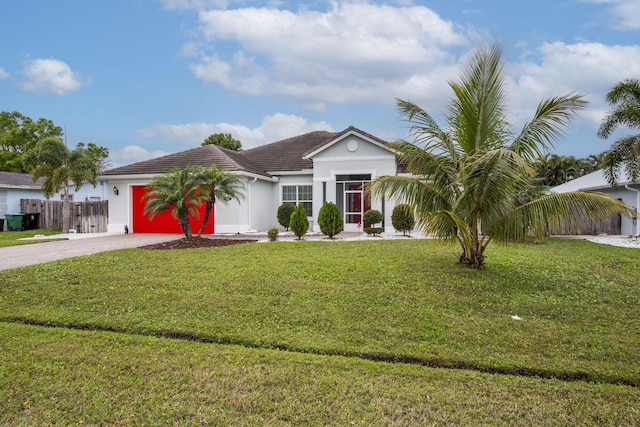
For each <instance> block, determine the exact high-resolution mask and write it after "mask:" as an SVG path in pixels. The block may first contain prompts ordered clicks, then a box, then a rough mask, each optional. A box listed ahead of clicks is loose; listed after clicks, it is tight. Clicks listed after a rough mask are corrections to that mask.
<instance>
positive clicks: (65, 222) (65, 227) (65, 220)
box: [62, 184, 69, 234]
mask: <svg viewBox="0 0 640 427" xmlns="http://www.w3.org/2000/svg"><path fill="white" fill-rule="evenodd" d="M62 234H69V184H65V185H64V195H63V197H62Z"/></svg>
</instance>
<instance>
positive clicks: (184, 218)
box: [178, 215, 193, 240]
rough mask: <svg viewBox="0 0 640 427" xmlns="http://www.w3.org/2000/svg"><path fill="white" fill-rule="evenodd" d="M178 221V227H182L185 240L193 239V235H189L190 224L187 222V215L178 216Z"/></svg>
mask: <svg viewBox="0 0 640 427" xmlns="http://www.w3.org/2000/svg"><path fill="white" fill-rule="evenodd" d="M178 220H179V221H180V226H181V227H182V231H183V232H184V235H185V237H186V238H187V240H191V239H193V235H192V234H191V223H190V222H189V215H185V216H180V218H178Z"/></svg>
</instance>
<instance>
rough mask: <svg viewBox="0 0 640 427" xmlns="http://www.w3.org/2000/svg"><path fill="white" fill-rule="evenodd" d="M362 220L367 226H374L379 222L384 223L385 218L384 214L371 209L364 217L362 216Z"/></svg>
mask: <svg viewBox="0 0 640 427" xmlns="http://www.w3.org/2000/svg"><path fill="white" fill-rule="evenodd" d="M362 219H363V220H364V222H365V223H366V224H371V225H374V224H377V223H379V222H382V219H383V216H382V212H380V211H378V210H375V209H369V210H368V211H366V212H365V213H364V215H363V216H362Z"/></svg>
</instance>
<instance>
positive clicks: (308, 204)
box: [282, 185, 313, 216]
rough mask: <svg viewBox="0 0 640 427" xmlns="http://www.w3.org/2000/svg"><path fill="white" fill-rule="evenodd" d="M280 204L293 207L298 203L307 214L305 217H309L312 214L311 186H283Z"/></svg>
mask: <svg viewBox="0 0 640 427" xmlns="http://www.w3.org/2000/svg"><path fill="white" fill-rule="evenodd" d="M282 203H291V204H293V205H297V204H298V203H299V204H301V205H302V207H303V208H304V210H305V211H306V212H307V216H311V215H312V214H311V213H312V212H313V186H311V185H283V186H282Z"/></svg>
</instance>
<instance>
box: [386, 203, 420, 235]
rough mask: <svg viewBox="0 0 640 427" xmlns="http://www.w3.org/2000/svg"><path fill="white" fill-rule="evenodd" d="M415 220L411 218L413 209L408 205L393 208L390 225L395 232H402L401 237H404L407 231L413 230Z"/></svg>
mask: <svg viewBox="0 0 640 427" xmlns="http://www.w3.org/2000/svg"><path fill="white" fill-rule="evenodd" d="M415 224H416V220H415V218H414V217H413V209H412V208H411V206H409V205H398V206H396V207H395V208H393V212H392V213H391V225H393V228H395V229H396V230H397V231H402V235H403V236H406V235H407V232H408V231H411V230H413V226H414V225H415Z"/></svg>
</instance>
